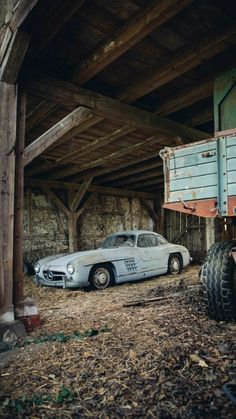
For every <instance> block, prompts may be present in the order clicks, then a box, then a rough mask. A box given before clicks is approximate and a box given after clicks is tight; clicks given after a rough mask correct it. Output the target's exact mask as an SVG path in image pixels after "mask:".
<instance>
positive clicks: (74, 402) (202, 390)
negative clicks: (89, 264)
mask: <svg viewBox="0 0 236 419" xmlns="http://www.w3.org/2000/svg"><path fill="white" fill-rule="evenodd" d="M198 283H199V280H198V268H196V267H189V268H188V269H186V270H185V271H184V272H183V273H182V274H181V275H179V276H175V277H173V276H162V277H159V278H155V279H152V280H147V281H142V282H136V283H131V284H123V285H120V286H114V287H111V288H108V289H107V290H104V291H84V290H78V291H77V290H75V291H71V290H63V289H52V288H46V287H36V286H35V285H34V283H33V281H32V278H27V279H26V289H25V292H26V294H27V295H28V296H29V297H33V298H34V299H35V300H36V301H37V303H38V308H39V311H40V314H41V317H42V320H43V324H42V326H41V328H39V329H37V330H35V331H34V332H31V334H30V337H31V338H32V340H33V341H34V343H31V344H28V345H25V346H22V347H21V348H15V349H13V350H12V351H9V352H11V356H10V358H9V360H8V361H7V362H6V360H5V361H4V362H2V363H1V354H0V416H1V417H4V418H12V417H33V418H42V417H50V418H53V417H63V418H79V417H83V418H104V419H105V418H120V417H129V418H160V419H167V418H207V419H209V418H227V419H228V418H235V414H236V412H235V406H234V405H233V403H232V402H231V401H230V400H229V399H228V398H227V397H226V396H225V394H224V392H223V389H222V388H223V385H224V383H226V382H230V381H233V380H235V374H236V341H235V335H236V324H235V323H228V324H227V323H225V322H215V321H214V320H210V319H209V318H208V317H207V315H206V313H205V310H204V307H203V301H202V296H201V293H200V291H199V288H198V286H197V285H198ZM171 295H174V297H172V298H171ZM159 297H164V298H162V299H160V300H158V298H159ZM166 297H167V298H166ZM152 299H153V300H155V299H157V301H149V302H148V303H147V304H146V303H145V305H139V306H131V307H124V305H127V304H128V303H131V302H135V301H140V300H141V301H143V300H145V301H147V300H152ZM93 329H94V330H101V329H102V330H103V331H102V332H101V333H100V332H99V333H97V334H96V335H94V336H88V337H85V338H83V339H76V338H70V339H68V340H66V339H64V341H58V340H56V341H50V339H49V340H48V341H46V342H43V343H35V342H37V339H38V341H39V342H40V337H42V336H45V335H47V336H51V335H53V334H54V335H55V334H60V333H62V334H64V335H66V336H67V335H70V336H73V335H71V334H73V333H74V332H77V333H78V332H81V333H85V332H86V331H88V330H93Z"/></svg>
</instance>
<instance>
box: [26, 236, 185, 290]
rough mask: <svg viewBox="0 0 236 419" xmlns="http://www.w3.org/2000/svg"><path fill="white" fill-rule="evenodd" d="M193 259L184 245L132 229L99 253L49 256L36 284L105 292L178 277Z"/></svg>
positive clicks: (39, 268)
mask: <svg viewBox="0 0 236 419" xmlns="http://www.w3.org/2000/svg"><path fill="white" fill-rule="evenodd" d="M190 260H191V258H190V255H189V252H188V250H187V249H186V248H185V247H184V246H180V245H177V244H172V243H168V241H167V240H166V239H164V237H162V236H161V235H160V234H157V233H153V232H151V231H144V230H132V231H124V232H121V233H115V234H111V235H109V236H108V237H107V238H106V239H105V240H104V242H103V243H102V244H101V246H100V247H99V248H98V249H96V250H87V251H84V252H76V253H72V254H66V255H65V254H64V255H54V256H49V257H46V258H44V259H41V260H39V261H38V262H37V263H36V264H35V266H34V269H35V273H36V283H37V284H42V285H49V286H57V287H63V288H77V287H88V286H91V285H92V286H93V287H94V288H97V289H104V288H106V287H108V286H109V285H111V284H112V283H121V282H129V281H135V280H137V279H144V278H149V277H152V276H157V275H162V274H165V273H167V272H169V273H170V274H173V275H175V274H178V273H180V272H181V271H182V269H183V268H184V267H185V266H187V265H188V264H189V263H190Z"/></svg>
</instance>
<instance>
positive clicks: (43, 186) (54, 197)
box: [27, 181, 70, 218]
mask: <svg viewBox="0 0 236 419" xmlns="http://www.w3.org/2000/svg"><path fill="white" fill-rule="evenodd" d="M27 183H28V182H27ZM40 183H41V185H40ZM38 187H39V188H40V189H42V190H43V192H44V193H45V195H47V196H48V198H49V199H50V200H51V201H52V202H53V204H54V205H56V206H57V207H58V209H59V210H60V211H62V212H63V213H64V214H65V215H66V216H67V217H68V218H69V217H70V211H69V210H68V208H67V207H66V206H65V204H64V202H62V200H61V199H60V198H58V196H57V195H56V194H55V193H54V192H53V191H52V190H51V187H50V186H49V184H48V183H45V182H42V181H39V185H38Z"/></svg>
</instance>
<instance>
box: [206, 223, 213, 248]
mask: <svg viewBox="0 0 236 419" xmlns="http://www.w3.org/2000/svg"><path fill="white" fill-rule="evenodd" d="M214 243H215V219H214V218H206V250H207V251H208V250H209V249H210V247H211V246H212V245H213V244H214Z"/></svg>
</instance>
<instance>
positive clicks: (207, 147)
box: [160, 130, 236, 217]
mask: <svg viewBox="0 0 236 419" xmlns="http://www.w3.org/2000/svg"><path fill="white" fill-rule="evenodd" d="M221 134H223V133H221ZM160 155H161V157H162V158H163V161H164V176H165V203H164V207H165V208H168V209H172V210H175V211H181V212H185V213H187V214H195V215H198V216H201V217H216V216H221V217H228V216H236V130H233V131H230V132H229V131H227V132H226V133H225V135H220V136H219V137H215V138H211V139H209V140H205V141H201V142H196V143H191V144H188V145H181V146H179V147H172V148H168V147H166V148H165V149H164V150H162V151H161V153H160Z"/></svg>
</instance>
